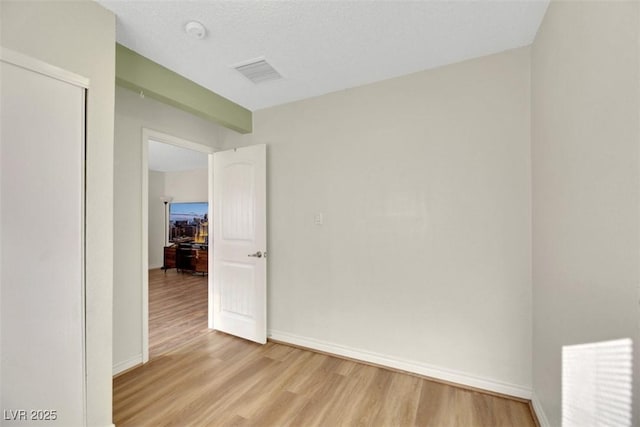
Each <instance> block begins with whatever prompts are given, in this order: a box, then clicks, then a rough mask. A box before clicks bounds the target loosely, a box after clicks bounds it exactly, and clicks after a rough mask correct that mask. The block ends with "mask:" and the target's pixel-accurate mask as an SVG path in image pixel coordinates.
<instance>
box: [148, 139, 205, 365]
mask: <svg viewBox="0 0 640 427" xmlns="http://www.w3.org/2000/svg"><path fill="white" fill-rule="evenodd" d="M149 140H153V141H157V142H162V143H164V144H169V145H174V146H176V147H181V148H186V149H188V150H193V151H198V152H200V153H206V154H209V155H210V156H209V177H211V176H212V175H213V172H212V167H213V161H212V160H211V159H212V157H213V155H212V154H213V153H214V152H215V151H217V150H218V149H217V148H215V147H210V146H208V145H205V144H201V143H198V142H193V141H189V140H186V139H183V138H179V137H177V136H173V135H169V134H167V133H164V132H160V131H157V130H153V129H149V128H145V127H143V128H142V189H141V190H142V198H141V199H142V200H141V203H142V206H141V207H142V218H141V224H142V230H141V231H142V233H141V238H142V266H141V267H142V268H141V274H142V363H147V362H148V361H149ZM210 181H211V179H210ZM212 201H213V198H212V190H211V185H209V200H208V202H209V215H210V214H211V205H212ZM210 218H211V217H210ZM165 225H166V224H165ZM166 233H167V232H166V230H165V241H166V239H167V235H166ZM211 258H212V257H210V260H209V263H211ZM210 265H211V264H210ZM209 268H211V267H209ZM208 277H209V279H208V281H209V295H208V296H207V298H208V300H209V301H211V299H212V298H211V295H213V293H212V290H213V275H212V274H210V275H209V276H208ZM211 315H212V312H211V311H209V318H210V320H209V325H211V324H212V322H213V321H212V320H211Z"/></svg>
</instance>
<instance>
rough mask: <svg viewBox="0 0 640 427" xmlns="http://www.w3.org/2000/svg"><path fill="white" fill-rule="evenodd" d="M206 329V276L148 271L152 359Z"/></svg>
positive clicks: (204, 331) (172, 271)
mask: <svg viewBox="0 0 640 427" xmlns="http://www.w3.org/2000/svg"><path fill="white" fill-rule="evenodd" d="M207 331H208V329H207V276H202V275H192V274H189V273H178V272H176V270H175V269H171V270H167V272H166V274H165V273H164V271H163V270H160V269H157V270H150V271H149V359H151V360H153V359H154V358H156V357H158V356H160V355H162V354H163V353H165V352H167V351H168V350H171V349H174V348H176V347H179V346H181V345H183V344H184V343H185V342H187V341H189V340H190V339H192V338H194V337H196V336H199V335H202V334H204V333H206V332H207Z"/></svg>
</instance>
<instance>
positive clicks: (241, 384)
mask: <svg viewBox="0 0 640 427" xmlns="http://www.w3.org/2000/svg"><path fill="white" fill-rule="evenodd" d="M150 289H151V288H150ZM167 292H168V291H167ZM188 295H190V294H187V296H188ZM184 296H185V294H184V293H183V297H184ZM176 298H177V297H176ZM165 301H175V300H174V299H173V298H168V297H167V298H166V299H165ZM150 310H152V309H151V308H150ZM205 326H206V325H205ZM113 392H114V398H113V410H114V414H113V418H114V422H115V423H116V425H117V426H118V427H126V426H227V425H228V426H231V425H234V426H239V425H254V426H261V427H269V426H304V427H306V426H329V427H332V426H356V425H357V426H460V427H474V426H483V427H494V426H496V427H497V426H517V427H529V426H535V425H536V424H535V422H534V420H533V418H532V415H531V412H530V409H529V406H528V404H527V403H524V402H519V401H516V400H511V399H506V398H502V397H497V396H491V395H488V394H484V393H480V392H476V391H470V390H464V389H462V388H457V387H453V386H450V385H446V384H441V383H438V382H434V381H429V380H427V379H424V378H420V377H417V376H412V375H408V374H403V373H399V372H392V371H389V370H387V369H383V368H378V367H374V366H369V365H366V364H362V363H358V362H354V361H350V360H344V359H340V358H337V357H332V356H329V355H326V354H319V353H314V352H311V351H307V350H303V349H298V348H294V347H290V346H287V345H282V344H277V343H272V342H270V343H268V344H266V345H264V346H261V345H258V344H254V343H251V342H248V341H244V340H242V339H239V338H235V337H232V336H229V335H226V334H222V333H219V332H212V331H207V332H203V333H198V334H196V335H194V336H192V337H190V338H189V340H188V341H186V342H185V343H183V345H182V346H181V347H179V348H176V349H174V350H172V351H165V352H164V353H162V354H160V355H159V356H157V357H156V358H155V359H153V360H152V361H151V362H149V363H148V364H146V365H144V366H142V367H139V368H137V369H134V370H132V371H130V372H127V373H125V374H123V375H121V376H119V377H117V378H115V379H114V387H113Z"/></svg>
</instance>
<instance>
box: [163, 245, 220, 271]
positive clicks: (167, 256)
mask: <svg viewBox="0 0 640 427" xmlns="http://www.w3.org/2000/svg"><path fill="white" fill-rule="evenodd" d="M194 246H195V247H194ZM162 268H163V269H164V270H165V272H166V271H167V270H168V269H170V268H175V269H177V270H178V271H192V272H194V273H203V274H206V273H208V272H209V251H208V249H202V248H201V247H200V245H191V244H179V245H177V246H175V245H174V246H165V247H164V266H163V267H162Z"/></svg>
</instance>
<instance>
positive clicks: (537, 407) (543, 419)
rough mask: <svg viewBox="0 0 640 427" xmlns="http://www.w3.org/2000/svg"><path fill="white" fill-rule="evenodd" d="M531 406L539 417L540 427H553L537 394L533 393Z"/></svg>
mask: <svg viewBox="0 0 640 427" xmlns="http://www.w3.org/2000/svg"><path fill="white" fill-rule="evenodd" d="M531 406H532V407H533V412H535V413H536V417H538V422H539V423H540V427H551V424H550V423H549V419H548V418H547V414H545V413H544V409H543V408H542V404H541V403H540V400H538V396H537V395H536V393H535V392H532V393H531Z"/></svg>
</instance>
